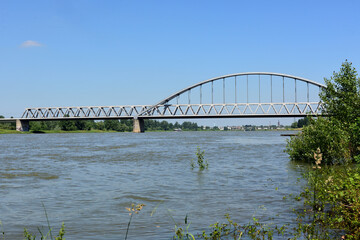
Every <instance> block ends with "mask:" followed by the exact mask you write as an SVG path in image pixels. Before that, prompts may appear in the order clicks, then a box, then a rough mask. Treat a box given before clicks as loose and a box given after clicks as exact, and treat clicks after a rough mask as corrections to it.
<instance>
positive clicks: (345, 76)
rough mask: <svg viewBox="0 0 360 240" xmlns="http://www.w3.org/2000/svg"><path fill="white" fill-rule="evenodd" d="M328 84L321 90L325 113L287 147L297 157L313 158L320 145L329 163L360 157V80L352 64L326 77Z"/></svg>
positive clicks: (309, 159)
mask: <svg viewBox="0 0 360 240" xmlns="http://www.w3.org/2000/svg"><path fill="white" fill-rule="evenodd" d="M325 83H326V88H324V89H323V90H322V92H321V93H320V99H321V101H322V102H323V106H324V110H323V113H324V114H325V116H326V117H324V118H322V117H319V118H317V119H314V120H312V121H310V125H308V126H305V127H304V128H303V132H302V133H300V135H299V136H297V137H295V138H292V139H291V140H290V141H289V142H288V145H287V149H286V151H287V152H288V153H289V155H290V158H291V159H294V160H305V161H310V162H312V158H311V157H310V156H312V154H313V153H314V152H315V151H316V149H317V148H318V147H319V148H320V149H321V151H322V152H323V153H324V159H325V163H328V164H338V163H344V162H350V161H352V160H354V159H355V160H357V159H360V157H357V155H359V151H360V150H359V147H360V136H359V133H360V80H359V78H358V77H357V72H356V70H355V68H354V67H353V66H352V64H351V63H350V62H348V61H345V62H344V63H343V64H342V66H341V68H340V71H339V72H338V73H336V72H334V73H333V76H332V77H331V78H330V79H326V78H325Z"/></svg>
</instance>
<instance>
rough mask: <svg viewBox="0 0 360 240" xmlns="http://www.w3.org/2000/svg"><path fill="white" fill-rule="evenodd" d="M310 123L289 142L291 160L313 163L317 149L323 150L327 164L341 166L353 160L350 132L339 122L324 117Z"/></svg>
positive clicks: (287, 147)
mask: <svg viewBox="0 0 360 240" xmlns="http://www.w3.org/2000/svg"><path fill="white" fill-rule="evenodd" d="M310 122H311V124H310V125H309V126H306V127H304V128H303V130H302V132H301V133H299V134H298V135H297V136H295V137H291V139H290V141H288V144H287V146H286V150H285V151H286V152H287V153H288V154H289V156H290V159H291V160H302V161H305V162H309V163H312V162H313V153H314V152H315V151H316V149H317V148H320V149H321V151H322V153H323V156H324V163H326V164H341V163H345V162H349V161H350V160H351V157H350V150H349V148H348V146H349V141H350V138H349V135H348V132H346V131H344V130H343V128H342V126H341V125H339V123H338V122H334V121H330V120H329V119H327V118H322V117H319V118H318V119H316V120H311V121H310Z"/></svg>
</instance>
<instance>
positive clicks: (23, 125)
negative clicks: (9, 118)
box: [16, 119, 30, 132]
mask: <svg viewBox="0 0 360 240" xmlns="http://www.w3.org/2000/svg"><path fill="white" fill-rule="evenodd" d="M29 129H30V126H29V121H28V120H20V119H16V131H20V132H27V131H29Z"/></svg>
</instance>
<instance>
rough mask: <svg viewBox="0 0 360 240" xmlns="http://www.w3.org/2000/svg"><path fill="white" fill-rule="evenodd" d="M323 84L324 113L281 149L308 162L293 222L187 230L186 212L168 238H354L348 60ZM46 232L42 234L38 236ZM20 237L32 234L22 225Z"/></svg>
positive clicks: (355, 128)
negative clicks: (294, 224)
mask: <svg viewBox="0 0 360 240" xmlns="http://www.w3.org/2000/svg"><path fill="white" fill-rule="evenodd" d="M325 83H326V85H327V88H326V89H323V90H322V92H321V94H320V97H321V100H322V102H323V103H324V107H325V108H324V113H325V114H326V115H324V116H323V117H317V118H310V119H309V123H308V125H307V126H304V127H303V131H302V132H301V133H299V134H298V136H295V137H292V138H291V139H290V140H289V141H288V144H287V147H286V150H285V151H286V152H287V153H288V154H289V156H290V159H291V160H293V161H304V162H307V163H309V164H310V165H309V169H308V171H307V172H306V173H305V174H304V175H303V177H304V179H305V180H306V184H304V187H303V190H302V191H301V192H300V193H299V194H298V195H297V196H291V198H290V199H291V200H292V201H294V200H295V201H301V202H302V203H303V207H301V208H300V209H297V210H294V211H295V212H296V213H297V218H296V223H297V224H296V226H294V227H290V226H287V225H283V226H272V225H267V224H263V223H261V222H259V220H258V219H256V218H253V219H252V220H251V221H250V222H249V223H248V224H238V223H236V222H234V221H233V220H232V219H231V218H230V216H229V215H228V214H226V215H225V218H226V221H225V222H224V223H218V222H217V223H214V224H212V225H211V226H210V228H209V230H208V231H203V232H202V233H198V234H197V235H195V234H191V233H189V227H190V223H189V222H188V218H187V216H186V217H185V221H184V223H185V227H181V226H180V225H178V224H176V223H175V232H174V236H173V239H195V238H196V239H244V238H245V239H273V238H274V236H275V234H276V235H277V236H279V237H281V238H286V239H360V194H359V193H360V166H359V163H360V80H359V78H358V77H357V72H356V70H355V69H354V68H353V67H352V64H351V63H349V62H348V61H345V62H344V63H343V64H342V67H341V69H340V71H339V72H338V73H334V74H333V76H332V77H331V79H325ZM204 153H205V152H204V151H201V150H200V148H197V152H196V156H197V159H198V165H199V166H201V164H204ZM206 167H207V164H206ZM199 168H200V169H201V167H199ZM204 168H205V167H203V168H202V169H204ZM284 199H285V200H286V199H287V197H286V196H284ZM138 206H139V207H138ZM143 206H144V205H142V204H139V205H136V206H135V205H132V207H131V208H129V209H128V211H129V212H130V220H129V223H128V228H127V233H128V230H129V226H130V223H131V221H132V214H133V213H138V212H139V211H140V210H141V208H142V207H143ZM0 225H1V224H0ZM48 225H49V224H48ZM2 232H3V239H5V234H4V231H3V230H2ZM49 233H50V234H51V228H50V225H49ZM127 233H126V236H125V239H126V238H127ZM48 236H49V234H46V235H45V236H43V235H42V236H41V239H46V237H48ZM63 236H64V225H62V228H61V229H60V232H59V236H58V237H60V238H56V240H58V239H65V238H63ZM25 237H26V239H28V240H33V239H35V237H33V236H32V235H31V234H29V233H28V232H27V231H26V230H25ZM50 238H51V239H52V236H51V235H50Z"/></svg>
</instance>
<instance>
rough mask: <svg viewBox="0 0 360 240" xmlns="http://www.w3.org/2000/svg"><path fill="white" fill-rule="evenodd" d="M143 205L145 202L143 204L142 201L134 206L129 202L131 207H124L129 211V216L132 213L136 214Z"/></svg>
mask: <svg viewBox="0 0 360 240" xmlns="http://www.w3.org/2000/svg"><path fill="white" fill-rule="evenodd" d="M144 206H145V204H143V203H141V204H138V205H136V206H135V204H134V203H132V204H131V207H129V208H128V207H127V208H125V209H126V210H127V211H129V216H131V215H132V214H133V213H136V214H138V213H139V212H140V211H141V209H142V208H143V207H144Z"/></svg>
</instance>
